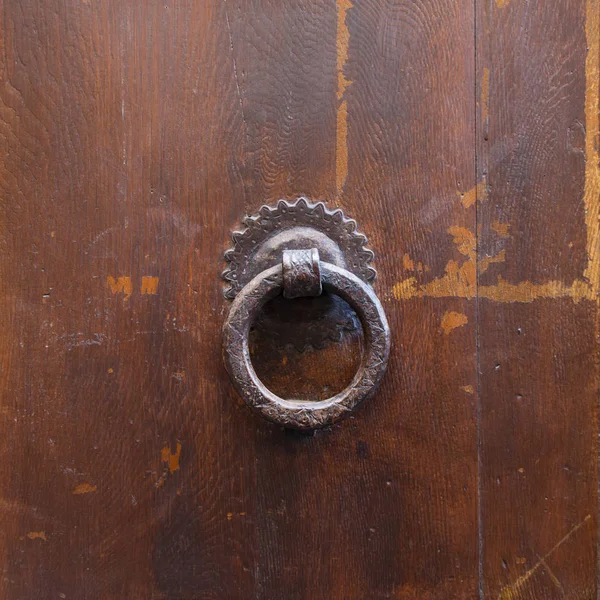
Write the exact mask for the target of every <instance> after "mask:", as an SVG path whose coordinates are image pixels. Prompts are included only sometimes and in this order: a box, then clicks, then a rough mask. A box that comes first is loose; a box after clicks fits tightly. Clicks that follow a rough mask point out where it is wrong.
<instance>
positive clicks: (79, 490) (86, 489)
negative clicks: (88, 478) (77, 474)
mask: <svg viewBox="0 0 600 600" xmlns="http://www.w3.org/2000/svg"><path fill="white" fill-rule="evenodd" d="M97 489H98V488H97V486H95V485H92V484H91V483H80V484H79V485H78V486H77V487H76V488H75V489H74V490H73V494H75V495H76V496H78V495H80V494H91V493H92V492H95V491H96V490H97Z"/></svg>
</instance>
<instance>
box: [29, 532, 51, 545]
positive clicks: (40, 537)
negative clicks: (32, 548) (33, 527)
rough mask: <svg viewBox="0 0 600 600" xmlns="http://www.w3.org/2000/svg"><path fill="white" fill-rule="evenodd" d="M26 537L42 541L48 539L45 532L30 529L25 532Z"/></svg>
mask: <svg viewBox="0 0 600 600" xmlns="http://www.w3.org/2000/svg"><path fill="white" fill-rule="evenodd" d="M27 537H28V538H29V539H30V540H44V542H47V541H48V539H47V538H46V532H45V531H30V532H29V533H28V534H27Z"/></svg>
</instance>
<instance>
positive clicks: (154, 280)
mask: <svg viewBox="0 0 600 600" xmlns="http://www.w3.org/2000/svg"><path fill="white" fill-rule="evenodd" d="M157 291H158V277H149V276H146V277H142V294H149V295H152V296H153V295H154V294H156V292H157Z"/></svg>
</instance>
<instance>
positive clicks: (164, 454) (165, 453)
mask: <svg viewBox="0 0 600 600" xmlns="http://www.w3.org/2000/svg"><path fill="white" fill-rule="evenodd" d="M160 456H161V458H162V461H163V462H164V463H165V464H166V465H168V466H169V472H171V473H174V472H175V471H178V470H179V457H180V456H181V444H180V443H179V442H177V446H176V448H175V452H174V453H172V452H171V448H170V447H169V445H168V444H167V445H166V446H165V447H164V448H163V449H162V450H161V451H160Z"/></svg>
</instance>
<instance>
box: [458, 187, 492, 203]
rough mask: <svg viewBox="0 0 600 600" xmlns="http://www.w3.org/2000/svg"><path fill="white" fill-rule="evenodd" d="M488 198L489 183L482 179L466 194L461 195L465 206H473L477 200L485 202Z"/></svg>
mask: <svg viewBox="0 0 600 600" xmlns="http://www.w3.org/2000/svg"><path fill="white" fill-rule="evenodd" d="M486 198H487V183H486V182H485V181H481V182H480V183H478V184H477V185H476V186H474V187H472V188H471V189H470V190H469V191H468V192H467V193H466V194H464V195H463V196H461V202H462V205H463V206H464V207H465V208H471V206H473V205H474V204H475V202H477V201H479V202H483V201H485V199H486Z"/></svg>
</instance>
